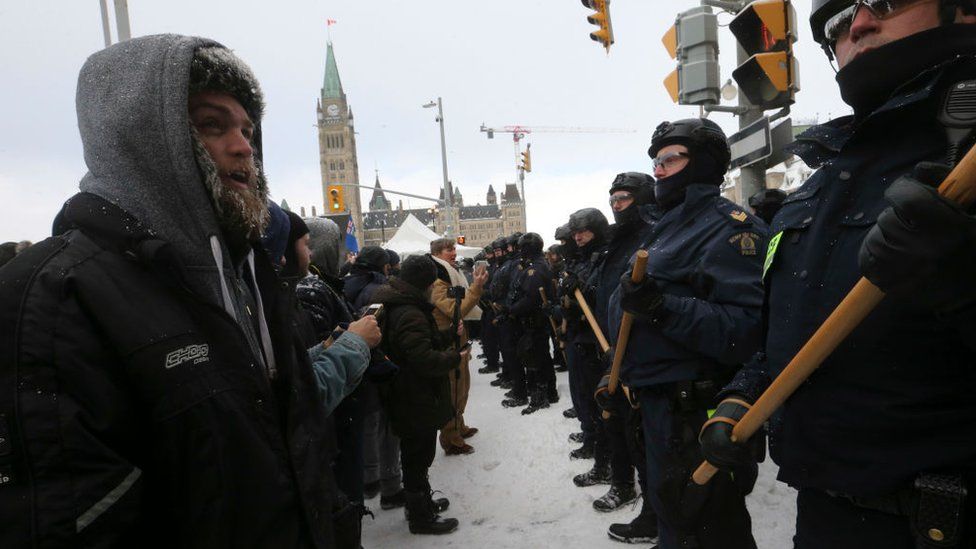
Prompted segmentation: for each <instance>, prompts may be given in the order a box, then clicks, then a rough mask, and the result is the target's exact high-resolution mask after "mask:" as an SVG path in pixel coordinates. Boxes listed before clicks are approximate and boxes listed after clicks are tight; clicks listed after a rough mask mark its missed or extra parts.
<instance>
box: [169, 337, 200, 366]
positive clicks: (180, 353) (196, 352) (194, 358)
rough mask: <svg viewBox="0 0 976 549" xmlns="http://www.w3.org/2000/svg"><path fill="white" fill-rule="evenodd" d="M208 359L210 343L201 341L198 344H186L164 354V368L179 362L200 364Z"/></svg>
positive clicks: (176, 364) (177, 364)
mask: <svg viewBox="0 0 976 549" xmlns="http://www.w3.org/2000/svg"><path fill="white" fill-rule="evenodd" d="M209 361H210V345H207V344H206V343H202V344H200V345H187V346H186V347H183V348H180V349H177V350H175V351H173V352H171V353H169V354H168V355H166V368H167V369H169V368H173V367H176V366H179V365H180V364H185V363H187V362H192V363H193V364H200V363H201V362H209Z"/></svg>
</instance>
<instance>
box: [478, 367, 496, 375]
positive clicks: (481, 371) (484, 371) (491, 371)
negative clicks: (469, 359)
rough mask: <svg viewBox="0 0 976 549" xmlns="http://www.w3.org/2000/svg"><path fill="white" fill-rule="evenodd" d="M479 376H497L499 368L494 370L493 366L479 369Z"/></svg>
mask: <svg viewBox="0 0 976 549" xmlns="http://www.w3.org/2000/svg"><path fill="white" fill-rule="evenodd" d="M478 373H479V374H497V373H498V366H495V367H494V368H492V367H491V366H485V367H484V368H478Z"/></svg>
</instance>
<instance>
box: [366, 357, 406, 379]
mask: <svg viewBox="0 0 976 549" xmlns="http://www.w3.org/2000/svg"><path fill="white" fill-rule="evenodd" d="M398 373H400V367H399V366H397V365H396V364H394V363H393V361H392V360H390V359H389V358H387V357H386V355H384V354H383V353H380V352H378V351H376V350H375V349H374V350H373V353H372V355H371V356H370V361H369V366H367V367H366V374H365V375H366V378H367V379H369V380H370V381H372V382H373V383H378V384H384V383H388V382H390V381H393V378H395V377H396V376H397V374H398Z"/></svg>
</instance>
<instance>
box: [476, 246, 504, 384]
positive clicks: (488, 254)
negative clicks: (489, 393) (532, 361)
mask: <svg viewBox="0 0 976 549" xmlns="http://www.w3.org/2000/svg"><path fill="white" fill-rule="evenodd" d="M483 253H484V256H485V260H486V261H488V280H487V281H486V282H485V288H487V289H488V290H487V291H485V292H484V293H483V294H482V296H481V302H480V303H479V305H480V306H481V347H482V350H483V351H484V353H485V365H484V366H483V367H481V368H478V373H479V374H497V373H498V372H499V371H500V370H501V368H500V367H499V365H498V356H499V350H498V326H497V325H496V324H495V310H494V309H492V307H491V296H490V295H489V293H490V289H491V278H492V276H494V275H495V271H497V270H498V261H497V258H496V255H495V247H494V243H493V244H492V245H490V246H485V249H484V252H483Z"/></svg>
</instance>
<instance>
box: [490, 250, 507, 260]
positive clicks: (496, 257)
mask: <svg viewBox="0 0 976 549" xmlns="http://www.w3.org/2000/svg"><path fill="white" fill-rule="evenodd" d="M492 251H493V252H494V253H495V259H499V258H500V257H501V256H503V255H505V254H504V252H502V250H501V248H495V249H494V250H492Z"/></svg>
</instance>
